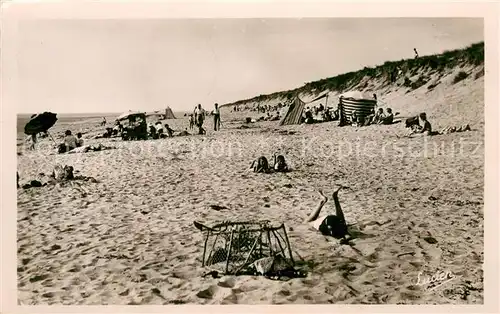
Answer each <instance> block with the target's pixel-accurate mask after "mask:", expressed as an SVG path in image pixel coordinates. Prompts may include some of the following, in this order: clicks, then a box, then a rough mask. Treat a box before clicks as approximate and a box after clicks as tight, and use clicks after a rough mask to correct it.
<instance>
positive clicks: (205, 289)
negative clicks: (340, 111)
mask: <svg viewBox="0 0 500 314" xmlns="http://www.w3.org/2000/svg"><path fill="white" fill-rule="evenodd" d="M483 88H484V79H483V78H480V79H478V80H474V77H473V75H472V76H471V77H470V78H468V79H466V80H465V81H463V82H460V83H458V84H456V85H450V83H449V82H448V83H446V82H445V81H443V83H442V84H441V85H440V86H438V87H437V88H436V89H435V90H434V91H431V92H427V88H426V87H425V86H424V87H422V88H420V89H418V90H416V91H415V92H412V93H408V94H405V92H404V91H403V90H398V89H393V90H391V92H390V93H388V94H384V93H383V92H382V93H380V94H379V99H380V100H382V101H384V102H387V103H388V104H390V107H392V108H393V110H394V111H395V112H397V111H399V112H401V115H402V116H409V115H410V114H416V113H418V112H420V111H426V112H427V114H428V117H429V119H430V120H431V122H432V123H433V127H434V128H435V129H439V128H441V127H445V126H447V125H459V124H462V123H469V124H470V125H471V127H472V128H473V131H472V132H465V133H456V134H450V135H445V136H436V137H433V138H430V139H429V140H428V142H427V143H425V142H424V141H423V139H408V138H397V137H396V136H395V134H400V135H401V134H403V133H404V125H403V124H394V125H391V126H369V127H364V128H354V127H344V128H339V127H337V122H332V123H323V124H316V125H300V126H289V127H284V128H280V127H278V122H263V123H258V124H255V125H253V126H255V127H256V128H253V129H249V130H238V129H236V128H235V127H236V126H237V125H238V124H235V123H231V120H235V119H239V120H240V121H242V120H243V119H244V117H245V116H248V115H249V114H248V113H247V112H238V113H228V112H227V111H228V110H226V109H223V112H222V114H223V123H224V128H223V130H222V131H221V132H218V133H215V132H213V131H211V130H210V129H211V128H212V122H211V121H210V120H208V121H207V127H208V129H209V134H208V135H207V136H189V137H179V138H173V139H165V140H156V141H147V142H121V141H116V142H114V141H110V140H105V141H100V140H87V142H88V143H98V142H101V143H103V144H108V145H114V146H117V147H119V149H117V150H110V151H104V152H96V153H87V154H73V155H49V154H47V152H46V151H45V152H40V151H39V152H36V153H33V152H25V153H24V154H23V155H22V156H19V158H18V169H19V173H20V175H21V182H25V181H26V180H28V179H31V178H35V177H36V175H37V174H38V173H39V172H44V173H49V172H50V171H51V170H52V169H53V166H54V165H55V164H56V163H60V164H68V165H72V166H74V168H75V169H76V170H79V171H80V172H81V174H82V175H86V176H93V177H95V178H96V179H98V180H99V181H100V182H99V183H90V182H77V183H75V184H74V185H73V186H67V187H61V186H50V187H49V186H48V187H42V188H33V189H29V190H23V189H19V190H18V288H19V290H18V291H19V293H18V297H19V302H20V303H21V304H30V305H33V304H171V303H196V304H232V303H242V304H282V303H393V304H394V303H399V304H423V303H426V304H434V303H457V304H467V303H475V304H477V303H482V302H483V271H482V263H483V185H484V182H483V170H484V117H483V115H484V114H483V109H484V99H483ZM210 109H211V108H210ZM224 110H225V111H224ZM98 122H99V119H97V120H95V121H94V122H93V123H90V124H89V123H87V124H81V123H80V124H74V125H73V126H69V128H71V129H72V130H73V131H74V132H78V131H80V130H91V129H94V130H95V129H97V126H96V125H97V123H98ZM169 123H170V124H171V126H172V127H173V128H174V129H181V128H180V126H181V125H182V128H184V127H185V125H187V120H186V118H183V119H178V120H175V121H169ZM66 128H68V126H67V125H61V124H58V125H56V126H55V127H54V132H59V133H60V132H62V131H63V130H64V129H66ZM275 128H276V129H280V130H281V129H285V130H294V131H296V132H297V133H296V134H294V135H282V134H280V133H279V132H277V131H274V129H275ZM461 139H462V140H461ZM344 142H349V143H351V145H352V150H353V152H352V153H351V154H350V155H348V147H347V146H346V145H343V146H340V147H341V148H342V152H339V150H338V148H339V145H341V143H344ZM47 143H48V144H50V142H49V140H47V139H45V140H43V142H42V143H41V144H40V145H41V146H43V145H44V144H47ZM310 143H314V144H313V145H311V146H310V147H311V149H310V150H308V149H307V147H308V146H307V145H308V144H310ZM460 143H462V144H463V145H462V146H463V148H462V153H461V152H460V147H459V144H460ZM470 143H478V144H479V145H474V144H470ZM358 144H359V145H360V147H361V151H360V153H359V154H356V145H358ZM363 145H366V146H363ZM394 145H397V146H398V147H399V148H400V149H398V148H397V147H394ZM441 145H443V146H441ZM453 145H455V148H454V149H453V148H452V147H453ZM426 146H427V148H428V151H427V152H428V153H427V156H424V153H423V149H424V147H426ZM476 146H479V148H478V149H477V150H476ZM229 147H232V152H231V153H230V152H229V150H228V148H229ZM334 147H337V150H332V148H334ZM363 147H366V150H365V151H363ZM383 147H385V153H383V149H382V148H383ZM434 147H436V153H434V151H433V148H434ZM275 150H279V151H281V152H283V153H284V154H285V155H286V157H287V159H288V161H289V163H290V164H291V166H292V168H293V171H292V172H291V173H288V174H274V175H264V174H254V173H249V172H247V168H248V167H249V165H250V162H251V161H252V159H254V158H256V157H258V156H259V155H266V156H268V157H270V155H271V154H272V152H274V151H275ZM474 150H475V151H474ZM453 151H454V154H452V153H451V152H453ZM336 184H342V185H344V186H346V188H345V189H343V190H342V191H341V192H340V194H339V196H340V201H341V204H342V205H343V208H344V211H345V215H346V219H347V221H348V223H350V224H354V226H353V227H354V228H356V229H357V230H358V231H359V232H361V233H363V234H364V236H361V237H359V238H357V239H355V240H354V241H353V244H354V245H353V246H352V247H351V246H346V245H340V244H339V243H338V241H337V240H335V239H331V238H326V237H324V236H322V235H321V234H319V233H317V232H314V231H311V230H310V229H309V228H308V227H305V226H303V225H301V222H302V220H303V219H304V218H305V217H306V216H307V215H308V214H309V212H310V211H311V210H312V209H313V208H314V207H315V206H316V204H317V202H318V199H317V196H316V192H315V191H316V190H317V189H323V190H324V191H325V192H328V193H331V191H332V190H333V188H334V187H335V185H336ZM215 204H217V205H224V206H227V207H228V208H229V209H226V210H221V211H214V210H211V209H210V208H209V206H210V205H215ZM266 204H267V205H268V207H265V205H266ZM326 207H327V209H326V210H331V211H333V204H331V203H329V204H327V206H326ZM227 219H231V220H250V219H270V220H272V221H274V222H276V223H280V222H285V224H286V226H287V228H290V227H291V228H292V230H291V231H288V234H289V237H290V241H291V245H292V249H293V250H294V254H295V255H294V256H295V258H296V259H297V260H300V258H299V256H300V257H302V258H303V259H304V260H306V261H308V263H309V265H311V266H312V269H310V271H309V274H308V277H307V278H302V279H300V278H298V279H292V280H290V281H286V282H282V281H272V280H268V279H265V278H264V277H252V276H226V277H224V278H219V279H213V278H211V277H209V278H208V277H207V278H202V277H201V275H202V274H203V273H204V269H202V268H201V254H202V251H203V239H202V234H201V232H199V231H198V230H197V229H195V228H194V226H193V225H192V222H193V220H198V221H202V222H206V223H207V224H211V223H212V222H215V221H218V220H227ZM373 222H379V224H380V225H379V224H375V223H373ZM427 236H432V237H434V238H435V239H436V240H437V241H438V242H437V243H436V244H430V243H428V242H426V241H425V240H424V238H425V237H427ZM54 245H57V246H59V247H57V246H56V247H53V246H54ZM403 253H411V254H406V255H402V256H398V254H403ZM437 270H441V271H449V272H451V273H452V274H453V275H454V276H456V278H455V279H454V280H452V281H450V282H448V283H446V284H443V285H442V286H441V287H439V288H436V289H435V290H428V289H425V287H423V286H418V285H416V282H417V275H418V274H419V272H421V271H422V272H423V275H425V276H430V275H432V274H434V273H435V272H436V271H437ZM37 276H38V277H37ZM40 276H41V277H40ZM155 288H156V289H158V290H159V291H160V293H159V294H158V293H155V291H156V290H153V289H155Z"/></svg>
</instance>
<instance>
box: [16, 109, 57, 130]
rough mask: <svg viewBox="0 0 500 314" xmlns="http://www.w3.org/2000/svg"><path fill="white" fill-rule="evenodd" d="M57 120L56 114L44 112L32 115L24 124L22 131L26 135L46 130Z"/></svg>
mask: <svg viewBox="0 0 500 314" xmlns="http://www.w3.org/2000/svg"><path fill="white" fill-rule="evenodd" d="M56 121H57V114H55V113H52V112H44V113H40V114H36V115H33V116H32V117H31V119H30V120H29V121H28V123H26V125H25V126H24V133H25V134H27V135H32V134H37V133H41V132H47V131H48V130H49V129H50V128H51V127H52V126H53V125H54V124H55V123H56Z"/></svg>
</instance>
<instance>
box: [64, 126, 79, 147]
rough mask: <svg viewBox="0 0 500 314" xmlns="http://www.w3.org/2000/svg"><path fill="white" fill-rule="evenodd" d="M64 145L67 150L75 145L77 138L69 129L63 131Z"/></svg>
mask: <svg viewBox="0 0 500 314" xmlns="http://www.w3.org/2000/svg"><path fill="white" fill-rule="evenodd" d="M64 145H66V151H67V152H69V151H70V150H72V149H75V148H76V147H77V139H76V137H75V136H74V135H73V134H71V131H70V130H67V131H66V133H65V137H64Z"/></svg>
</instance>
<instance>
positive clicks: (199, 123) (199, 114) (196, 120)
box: [189, 103, 221, 134]
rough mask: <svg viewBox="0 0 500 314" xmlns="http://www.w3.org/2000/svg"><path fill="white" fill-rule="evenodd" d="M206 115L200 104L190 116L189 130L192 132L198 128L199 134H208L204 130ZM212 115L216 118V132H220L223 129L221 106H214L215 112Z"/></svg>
mask: <svg viewBox="0 0 500 314" xmlns="http://www.w3.org/2000/svg"><path fill="white" fill-rule="evenodd" d="M206 115H207V113H206V111H205V109H203V108H202V106H201V104H198V105H197V106H196V107H195V108H194V110H193V113H192V114H190V115H189V129H190V130H192V129H194V127H195V126H196V127H197V128H198V134H206V133H207V131H206V130H205V129H204V128H203V123H204V122H205V117H206ZM211 115H212V116H213V117H214V131H219V130H220V127H221V119H220V108H219V104H217V103H215V104H214V110H212V112H211Z"/></svg>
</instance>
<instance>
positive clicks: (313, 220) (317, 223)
mask: <svg viewBox="0 0 500 314" xmlns="http://www.w3.org/2000/svg"><path fill="white" fill-rule="evenodd" d="M341 188H342V187H339V188H338V189H337V190H335V192H333V195H332V196H333V201H334V202H335V215H331V214H330V215H322V216H320V215H319V214H320V212H321V209H323V206H324V205H325V204H326V203H327V202H328V198H327V197H326V196H325V195H324V194H323V192H322V191H319V194H320V195H321V197H322V199H321V201H320V203H319V205H318V207H317V208H316V210H314V212H312V213H311V214H310V215H309V217H307V219H306V221H305V222H306V223H308V224H309V225H310V226H312V227H313V228H314V229H316V230H318V231H319V232H321V234H323V235H325V236H331V237H334V238H336V239H341V242H340V243H341V244H346V243H348V241H349V239H350V235H349V231H348V230H347V223H346V221H345V218H344V213H343V212H342V208H341V207H340V202H339V198H338V193H339V190H340V189H341ZM346 236H349V238H346Z"/></svg>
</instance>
